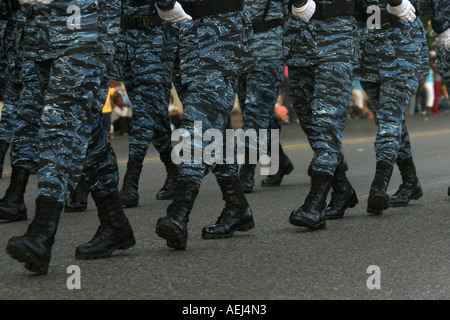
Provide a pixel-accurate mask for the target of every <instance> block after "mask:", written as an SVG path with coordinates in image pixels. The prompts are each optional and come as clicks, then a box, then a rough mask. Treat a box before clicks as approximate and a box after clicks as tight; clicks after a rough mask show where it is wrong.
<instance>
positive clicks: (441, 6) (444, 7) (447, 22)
mask: <svg viewBox="0 0 450 320" xmlns="http://www.w3.org/2000/svg"><path fill="white" fill-rule="evenodd" d="M431 26H432V27H433V30H434V31H435V32H437V33H438V34H440V33H442V32H444V31H445V30H447V29H448V28H450V1H448V0H433V17H432V19H431Z"/></svg>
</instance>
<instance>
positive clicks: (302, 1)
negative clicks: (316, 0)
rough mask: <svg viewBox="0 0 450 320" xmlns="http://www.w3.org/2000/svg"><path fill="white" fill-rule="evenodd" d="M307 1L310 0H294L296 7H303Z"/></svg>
mask: <svg viewBox="0 0 450 320" xmlns="http://www.w3.org/2000/svg"><path fill="white" fill-rule="evenodd" d="M307 2H308V0H293V1H292V4H293V5H294V6H295V7H296V8H300V7H303V6H304V5H305V4H306V3H307Z"/></svg>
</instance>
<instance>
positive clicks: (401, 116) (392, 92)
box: [361, 78, 419, 165]
mask: <svg viewBox="0 0 450 320" xmlns="http://www.w3.org/2000/svg"><path fill="white" fill-rule="evenodd" d="M361 85H362V87H363V89H364V91H366V93H367V95H368V96H369V99H370V101H371V108H372V111H373V112H374V113H375V124H376V125H377V127H378V133H377V136H376V139H375V154H376V161H377V162H379V161H386V162H388V163H390V164H392V165H394V164H395V162H396V160H397V157H398V156H399V155H400V156H401V157H402V158H403V157H407V156H408V155H411V144H410V140H409V134H408V130H407V128H406V122H405V108H406V106H407V105H408V103H409V101H410V99H411V97H412V96H413V95H414V93H415V92H416V91H417V88H418V85H419V80H418V79H408V80H401V79H397V78H395V79H386V80H384V81H383V82H382V83H378V82H361Z"/></svg>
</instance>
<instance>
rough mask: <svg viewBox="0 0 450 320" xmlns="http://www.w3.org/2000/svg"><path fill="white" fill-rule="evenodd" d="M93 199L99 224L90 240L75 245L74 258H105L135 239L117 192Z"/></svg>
mask: <svg viewBox="0 0 450 320" xmlns="http://www.w3.org/2000/svg"><path fill="white" fill-rule="evenodd" d="M93 199H94V202H95V205H96V206H97V210H98V217H99V219H100V226H99V227H98V229H97V232H96V233H95V235H94V237H93V238H92V239H91V241H89V242H88V243H86V244H82V245H79V246H78V247H77V249H76V251H75V258H76V259H99V258H106V257H109V256H110V255H111V253H112V252H113V251H115V250H125V249H128V248H131V247H133V246H134V245H135V244H136V240H135V238H134V235H133V230H132V229H131V225H130V222H129V221H128V218H127V217H126V215H125V213H124V212H123V206H122V200H121V199H120V196H119V193H118V192H114V193H112V194H110V195H108V196H105V197H97V196H93Z"/></svg>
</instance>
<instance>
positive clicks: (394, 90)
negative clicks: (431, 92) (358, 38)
mask: <svg viewBox="0 0 450 320" xmlns="http://www.w3.org/2000/svg"><path fill="white" fill-rule="evenodd" d="M401 2H402V1H400V0H364V5H363V7H364V8H367V7H368V6H371V5H376V6H378V8H380V9H381V11H380V13H381V16H380V18H381V20H380V26H379V27H377V28H368V27H366V28H364V29H363V30H362V38H363V40H362V46H363V47H362V60H361V65H360V69H359V72H360V79H361V85H362V87H363V89H364V90H365V92H366V93H367V95H368V96H369V101H370V107H371V109H372V110H373V111H374V115H375V124H376V125H377V127H378V133H377V136H376V138H375V154H376V169H375V177H374V180H373V181H372V185H371V187H370V193H369V198H368V206H367V211H368V212H369V213H372V214H381V213H382V211H383V210H385V209H387V208H388V207H389V206H405V205H408V203H409V201H410V200H416V199H419V198H420V197H422V195H423V192H422V187H421V185H420V182H419V179H418V178H417V174H416V168H415V165H414V161H413V157H412V151H411V142H410V138H409V133H408V130H407V127H406V121H405V108H406V106H407V105H408V104H409V102H410V99H411V98H412V97H413V95H414V93H415V92H416V91H417V89H418V86H419V81H420V79H421V78H424V77H426V75H427V74H428V64H429V58H428V57H429V49H428V45H427V43H426V32H425V28H424V26H423V23H422V22H421V20H420V16H421V15H422V14H424V13H425V12H426V11H427V10H429V9H430V2H429V0H415V1H414V0H413V1H411V4H412V5H413V6H414V8H415V9H416V16H417V18H416V19H415V21H414V22H412V23H409V22H405V21H403V20H401V19H400V18H399V17H397V16H395V15H392V14H390V13H388V12H387V6H388V4H390V5H392V6H397V5H399V4H401ZM394 164H397V166H398V167H399V170H400V173H401V175H402V184H401V185H400V188H399V189H398V190H397V192H396V193H395V194H394V195H393V196H392V197H390V196H389V195H388V194H387V187H388V185H389V181H390V178H391V175H392V170H393V166H394Z"/></svg>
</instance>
